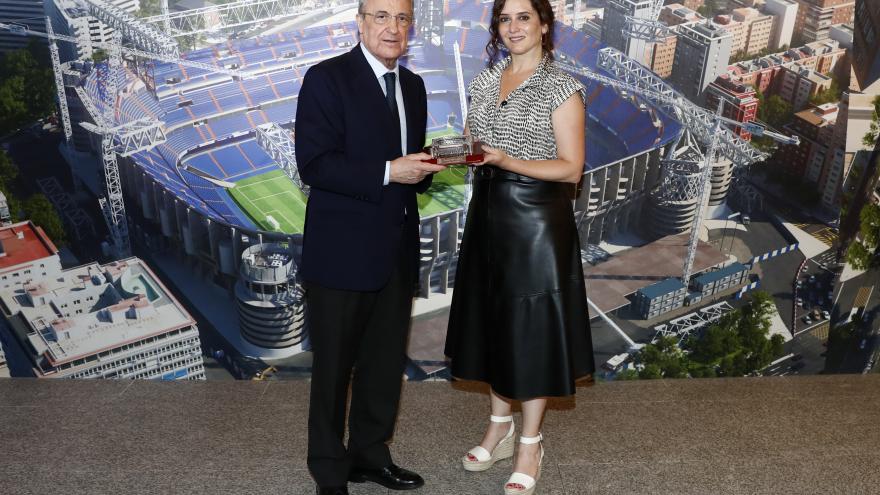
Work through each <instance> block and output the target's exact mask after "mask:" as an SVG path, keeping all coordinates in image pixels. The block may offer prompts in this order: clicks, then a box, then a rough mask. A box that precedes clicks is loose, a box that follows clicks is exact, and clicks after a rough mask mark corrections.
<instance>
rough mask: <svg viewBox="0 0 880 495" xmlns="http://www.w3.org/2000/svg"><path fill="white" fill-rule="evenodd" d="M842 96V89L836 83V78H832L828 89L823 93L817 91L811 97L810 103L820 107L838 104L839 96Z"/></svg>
mask: <svg viewBox="0 0 880 495" xmlns="http://www.w3.org/2000/svg"><path fill="white" fill-rule="evenodd" d="M842 94H843V89H842V88H841V87H840V83H839V82H838V81H837V78H836V77H834V78H832V79H831V86H829V87H828V89H826V90H825V91H819V92H818V93H816V94H815V95H813V96H812V97H810V103H812V104H813V105H822V104H824V103H833V102H839V101H840V96H841V95H842Z"/></svg>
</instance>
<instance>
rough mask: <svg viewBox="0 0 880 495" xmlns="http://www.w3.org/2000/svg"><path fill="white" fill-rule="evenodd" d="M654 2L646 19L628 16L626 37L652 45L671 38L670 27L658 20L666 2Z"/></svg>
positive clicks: (653, 0)
mask: <svg viewBox="0 0 880 495" xmlns="http://www.w3.org/2000/svg"><path fill="white" fill-rule="evenodd" d="M652 2H653V3H652V4H651V9H650V10H649V11H648V12H647V13H646V16H645V17H635V16H629V15H628V16H626V21H625V22H624V25H623V35H624V36H626V37H629V38H631V39H637V40H642V41H647V42H651V43H655V42H658V41H662V40H664V39H666V37H667V36H669V27H668V26H666V24H665V23H663V22H661V21H659V20H658V18H659V17H660V11H661V10H663V2H664V0H652Z"/></svg>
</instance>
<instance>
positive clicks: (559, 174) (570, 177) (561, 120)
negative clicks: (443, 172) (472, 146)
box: [480, 92, 586, 184]
mask: <svg viewBox="0 0 880 495" xmlns="http://www.w3.org/2000/svg"><path fill="white" fill-rule="evenodd" d="M585 114H586V112H585V111H584V102H583V100H582V99H581V97H580V94H579V93H577V92H576V93H573V94H572V95H571V96H569V97H568V99H567V100H565V101H564V102H563V103H562V104H561V105H559V107H558V108H556V110H554V111H553V114H552V116H551V121H552V122H553V136H554V138H555V139H556V156H557V158H556V159H555V160H519V159H516V158H512V157H510V156H509V155H508V154H507V153H505V152H504V151H503V150H500V149H496V148H490V147H488V146H485V145H484V146H483V151H484V152H485V154H486V158H485V160H483V162H482V163H481V164H480V165H482V164H489V165H495V166H496V167H498V168H501V169H504V170H508V171H510V172H513V173H517V174H522V175H526V176H528V177H533V178H535V179H539V180H546V181H555V182H572V183H574V184H577V183H578V182H580V180H581V177H582V176H583V173H584V122H585Z"/></svg>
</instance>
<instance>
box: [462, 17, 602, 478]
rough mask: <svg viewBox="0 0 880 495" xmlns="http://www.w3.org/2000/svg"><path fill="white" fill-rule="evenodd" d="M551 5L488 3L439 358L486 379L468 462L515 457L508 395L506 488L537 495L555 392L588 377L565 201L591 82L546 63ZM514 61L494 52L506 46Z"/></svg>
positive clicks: (583, 315)
mask: <svg viewBox="0 0 880 495" xmlns="http://www.w3.org/2000/svg"><path fill="white" fill-rule="evenodd" d="M552 29H553V10H552V8H551V7H550V3H549V2H548V1H547V0H496V1H495V5H494V6H493V8H492V23H491V26H490V33H491V40H490V41H489V44H488V45H487V47H486V50H487V52H488V54H489V58H490V66H489V67H488V68H487V69H486V70H484V71H483V72H481V73H480V74H479V75H478V76H477V77H476V78H475V79H474V80H473V81H472V82H471V84H470V86H469V93H470V95H471V107H470V111H469V115H468V120H467V126H466V129H465V132H466V133H469V134H471V135H473V136H474V137H475V138H476V139H479V140H480V141H482V142H483V143H484V146H483V150H484V152H485V158H484V160H483V162H482V163H480V164H478V165H477V166H476V167H475V168H474V174H475V179H474V194H473V199H472V200H471V203H470V207H469V210H468V217H467V224H466V226H465V231H464V237H463V239H462V246H461V252H460V254H459V261H458V269H457V271H456V281H455V292H454V294H453V298H452V308H451V312H450V318H449V330H448V333H447V340H446V355H447V356H449V358H450V359H451V367H452V375H453V376H455V377H456V378H461V379H467V380H479V381H483V382H487V383H488V384H489V385H490V398H491V416H490V423H489V427H488V429H487V431H486V434H485V436H484V437H483V440H482V442H481V443H480V445H479V446H477V447H474V448H473V449H471V450H470V451H469V452H468V454H467V455H466V456H464V457H463V458H462V463H463V465H464V468H465V469H467V470H469V471H483V470H485V469H488V468H489V467H491V466H492V465H493V464H494V463H495V462H496V461H498V460H500V459H504V458H508V457H512V456H513V450H514V441H513V433H514V429H515V427H514V424H513V418H512V416H511V401H513V400H519V401H522V411H523V423H524V424H523V428H522V434H521V436H520V441H519V443H520V446H519V449H518V451H517V454H516V460H515V463H514V473H513V475H512V476H511V477H510V479H509V480H508V482H507V483H506V484H505V486H504V491H505V493H507V494H517V495H522V494H531V493H532V492H533V491H534V489H535V484H536V480H537V478H538V477H539V474H540V465H541V460H542V458H543V452H544V451H543V447H542V446H541V440H542V436H541V433H540V431H541V423H542V421H543V416H544V409H545V406H546V402H547V399H546V398H547V397H549V396H568V395H572V394H574V392H575V385H574V382H575V379H576V378H579V377H582V376H585V375H588V374H590V373H592V372H593V370H594V364H593V351H592V344H591V341H590V328H589V317H588V314H587V303H586V290H585V287H584V278H583V272H582V269H581V259H580V248H579V242H578V236H577V228H576V226H575V224H574V216H573V212H572V199H573V198H574V191H575V185H576V184H577V182H578V181H579V180H580V178H581V176H582V174H583V164H584V122H585V117H584V115H585V112H584V105H585V90H584V87H583V86H582V85H581V84H580V83H579V82H578V81H577V80H575V79H574V78H572V77H571V76H569V75H567V74H565V73H564V72H562V71H561V70H560V69H559V68H558V67H557V66H556V65H555V64H554V62H553V56H552V50H553V32H552ZM502 44H503V46H504V49H506V51H507V53H508V55H507V57H505V58H503V59H501V60H498V58H499V57H498V55H499V52H500V51H501V48H502V47H501V45H502Z"/></svg>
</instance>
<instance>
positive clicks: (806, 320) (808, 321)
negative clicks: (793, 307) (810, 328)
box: [801, 316, 813, 325]
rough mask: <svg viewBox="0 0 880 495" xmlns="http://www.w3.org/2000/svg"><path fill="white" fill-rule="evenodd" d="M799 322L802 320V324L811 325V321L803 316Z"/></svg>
mask: <svg viewBox="0 0 880 495" xmlns="http://www.w3.org/2000/svg"><path fill="white" fill-rule="evenodd" d="M801 320H803V321H804V323H805V324H807V325H809V324H811V323H813V320H811V319H810V317H809V316H804V317H803V318H801Z"/></svg>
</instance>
